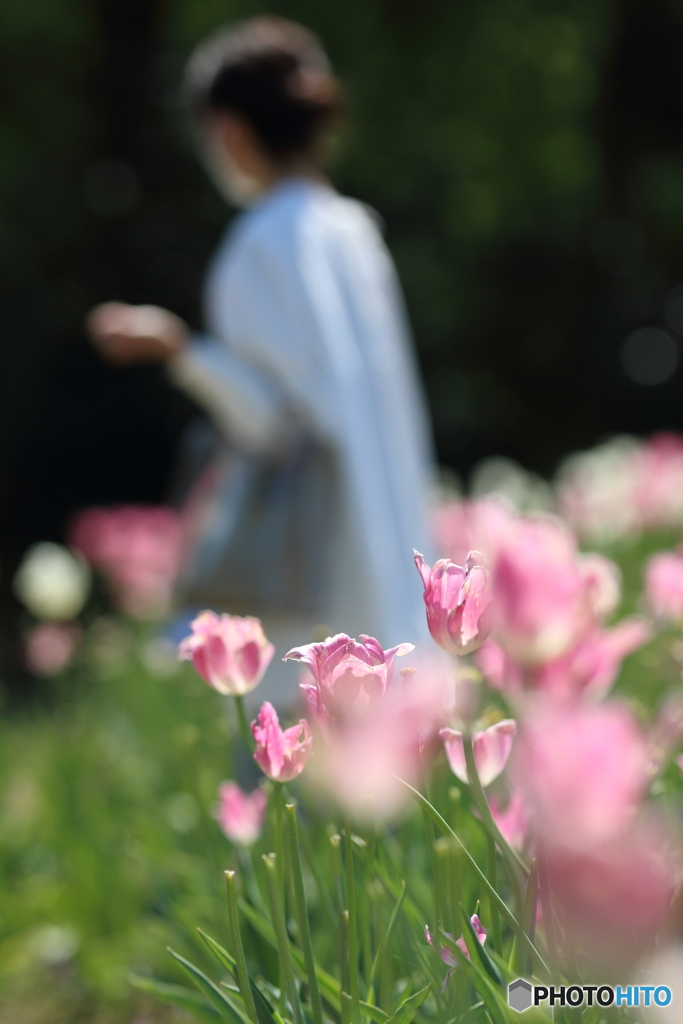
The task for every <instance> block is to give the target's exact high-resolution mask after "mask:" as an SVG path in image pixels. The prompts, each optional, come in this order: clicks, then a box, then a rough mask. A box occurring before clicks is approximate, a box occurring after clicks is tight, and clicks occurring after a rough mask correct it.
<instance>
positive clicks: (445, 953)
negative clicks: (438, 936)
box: [425, 914, 486, 995]
mask: <svg viewBox="0 0 683 1024" xmlns="http://www.w3.org/2000/svg"><path fill="white" fill-rule="evenodd" d="M470 924H471V925H472V928H473V930H474V934H475V935H476V936H477V940H478V941H479V943H480V945H482V946H483V945H484V943H485V942H486V932H485V931H484V927H483V925H482V923H481V921H480V920H479V918H478V916H477V915H476V914H472V917H471V918H470ZM444 935H445V936H446V937H447V938H449V939H450V940H451V942H452V943H453V945H454V946H457V947H458V949H459V950H460V952H461V953H462V955H463V956H465V957H467V959H468V960H471V957H470V951H469V949H468V948H467V943H466V942H465V938H464V936H462V935H461V936H460V938H459V939H456V938H455V936H454V935H451V933H450V932H444ZM425 939H426V940H427V942H428V943H429V945H430V946H431V947H432V949H435V950H436V952H437V953H438V954H439V956H440V957H441V959H442V960H443V962H444V963H445V964H448V967H449V970H448V971H446V977H445V978H444V981H443V985H442V986H441V994H442V995H443V993H444V992H445V991H446V988H447V987H448V982H449V981H450V980H451V975H452V973H453V971H454V970H455V969H456V967H457V966H458V958H457V956H456V955H455V953H454V952H453V950H452V949H451V948H450V946H440V947H439V948H438V949H437V947H436V946H435V945H434V942H433V940H432V936H431V933H430V931H429V926H428V925H425Z"/></svg>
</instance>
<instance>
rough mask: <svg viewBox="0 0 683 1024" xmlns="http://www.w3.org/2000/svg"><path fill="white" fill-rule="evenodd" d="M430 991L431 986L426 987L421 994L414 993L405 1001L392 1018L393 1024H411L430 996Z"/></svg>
mask: <svg viewBox="0 0 683 1024" xmlns="http://www.w3.org/2000/svg"><path fill="white" fill-rule="evenodd" d="M430 990H431V985H425V987H424V988H421V989H420V991H419V992H414V993H413V995H412V996H408V998H407V999H404V1000H403V1002H402V1003H401V1005H400V1006H399V1008H398V1009H397V1011H396V1013H395V1014H394V1016H393V1017H391V1018H390V1020H391V1024H410V1022H411V1021H412V1019H413V1017H414V1016H415V1014H416V1013H417V1011H418V1010H419V1009H420V1007H421V1006H422V1004H423V1003H424V1001H425V999H426V998H427V996H428V995H429V992H430Z"/></svg>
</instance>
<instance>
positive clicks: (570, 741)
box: [512, 702, 649, 849]
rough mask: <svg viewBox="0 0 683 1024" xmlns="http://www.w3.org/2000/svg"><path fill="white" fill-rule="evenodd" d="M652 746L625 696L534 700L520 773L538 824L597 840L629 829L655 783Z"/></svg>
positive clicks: (554, 834) (576, 838)
mask: <svg viewBox="0 0 683 1024" xmlns="http://www.w3.org/2000/svg"><path fill="white" fill-rule="evenodd" d="M648 768H649V764H648V752H647V747H646V744H645V740H644V737H643V736H642V735H641V733H640V730H639V729H638V727H637V725H636V723H635V721H634V719H633V717H632V715H631V714H630V712H629V711H628V710H627V709H626V708H625V707H623V706H622V705H620V704H616V703H612V704H602V705H598V706H589V705H571V706H565V705H559V706H558V705H557V704H555V703H550V702H544V703H536V705H535V706H531V707H530V709H529V713H528V715H527V717H526V718H525V721H524V726H523V728H522V730H521V732H520V735H519V737H518V740H517V744H516V750H515V757H514V760H513V766H512V775H513V778H514V780H515V783H516V785H517V786H518V787H519V789H520V791H521V792H522V794H523V796H524V798H525V800H526V802H527V803H528V805H529V807H530V809H531V812H532V815H533V819H534V825H535V828H536V830H537V831H538V832H539V833H541V834H543V835H545V836H548V837H551V838H552V839H553V840H554V841H556V842H558V843H560V842H561V843H564V844H566V845H567V846H572V847H575V848H582V849H586V848H590V847H592V846H595V845H596V844H597V843H600V842H603V841H607V840H610V839H612V838H613V837H614V836H617V835H618V834H619V833H620V832H621V831H623V830H624V829H625V828H626V826H627V825H628V823H629V822H630V821H631V819H632V817H633V814H634V812H635V810H636V808H637V806H638V803H639V801H640V800H641V798H642V796H643V794H644V792H645V789H646V787H647V784H648Z"/></svg>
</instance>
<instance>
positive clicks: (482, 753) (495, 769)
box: [439, 718, 517, 786]
mask: <svg viewBox="0 0 683 1024" xmlns="http://www.w3.org/2000/svg"><path fill="white" fill-rule="evenodd" d="M516 732H517V723H516V722H515V721H513V720H512V719H511V718H507V719H505V720H504V721H502V722H496V724H495V725H491V726H489V728H488V729H484V731H483V732H475V733H473V735H472V749H473V753H474V763H475V765H476V766H477V774H478V775H479V781H480V782H481V784H482V786H490V785H491V783H492V782H493V781H494V779H497V778H498V776H499V775H500V773H501V772H502V771H503V770H504V768H505V765H506V764H507V762H508V758H509V757H510V752H511V750H512V741H513V739H514V738H515V734H516ZM439 736H440V737H441V739H442V740H443V741H444V746H445V748H446V757H447V758H448V763H449V765H450V766H451V771H452V772H453V774H454V775H457V777H458V778H459V779H460V780H461V781H462V782H469V778H468V775H467V765H466V764H465V749H464V746H463V738H462V733H461V732H457V731H456V730H455V729H441V730H440V732H439Z"/></svg>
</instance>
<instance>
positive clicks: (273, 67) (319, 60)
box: [185, 17, 341, 159]
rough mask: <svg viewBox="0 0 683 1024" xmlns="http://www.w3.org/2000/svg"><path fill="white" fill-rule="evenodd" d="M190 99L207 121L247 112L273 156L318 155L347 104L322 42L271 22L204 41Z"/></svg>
mask: <svg viewBox="0 0 683 1024" xmlns="http://www.w3.org/2000/svg"><path fill="white" fill-rule="evenodd" d="M185 95H186V98H187V101H188V103H189V105H190V109H191V110H192V112H193V113H194V114H195V116H196V117H198V118H200V119H201V118H202V117H204V116H206V115H207V114H211V113H220V112H221V111H225V112H230V113H236V114H241V115H242V116H243V117H244V118H245V120H246V121H247V122H248V123H249V125H250V126H251V128H252V129H253V130H254V132H255V134H256V136H257V138H258V139H259V141H260V143H261V144H262V146H263V148H264V149H265V150H266V152H267V153H268V155H269V156H271V157H272V158H274V159H282V158H285V157H288V156H292V155H296V154H300V153H310V152H311V151H313V150H314V149H315V148H316V144H317V143H318V142H319V140H320V138H321V136H322V135H323V134H324V132H325V129H326V128H328V127H329V125H330V123H331V122H332V121H333V120H334V119H335V117H336V115H337V114H338V113H339V111H340V106H341V90H340V87H339V85H338V84H337V82H336V81H335V79H334V77H333V75H332V72H331V69H330V64H329V61H328V59H327V56H326V54H325V51H324V50H323V48H322V46H321V44H320V42H319V41H318V39H316V37H315V36H314V35H313V34H312V33H311V32H309V31H308V30H307V29H305V28H303V27H302V26H301V25H296V24H294V23H293V22H291V21H285V20H283V19H281V18H272V17H268V18H254V19H251V20H249V21H243V22H239V23H237V24H236V25H232V26H230V27H229V28H227V29H223V30H222V31H220V32H218V33H217V34H216V35H214V36H211V37H209V39H207V40H206V41H205V42H203V43H202V44H201V45H200V46H199V47H198V48H197V49H196V50H195V52H194V54H193V55H192V57H191V58H190V60H189V63H188V65H187V70H186V73H185Z"/></svg>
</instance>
